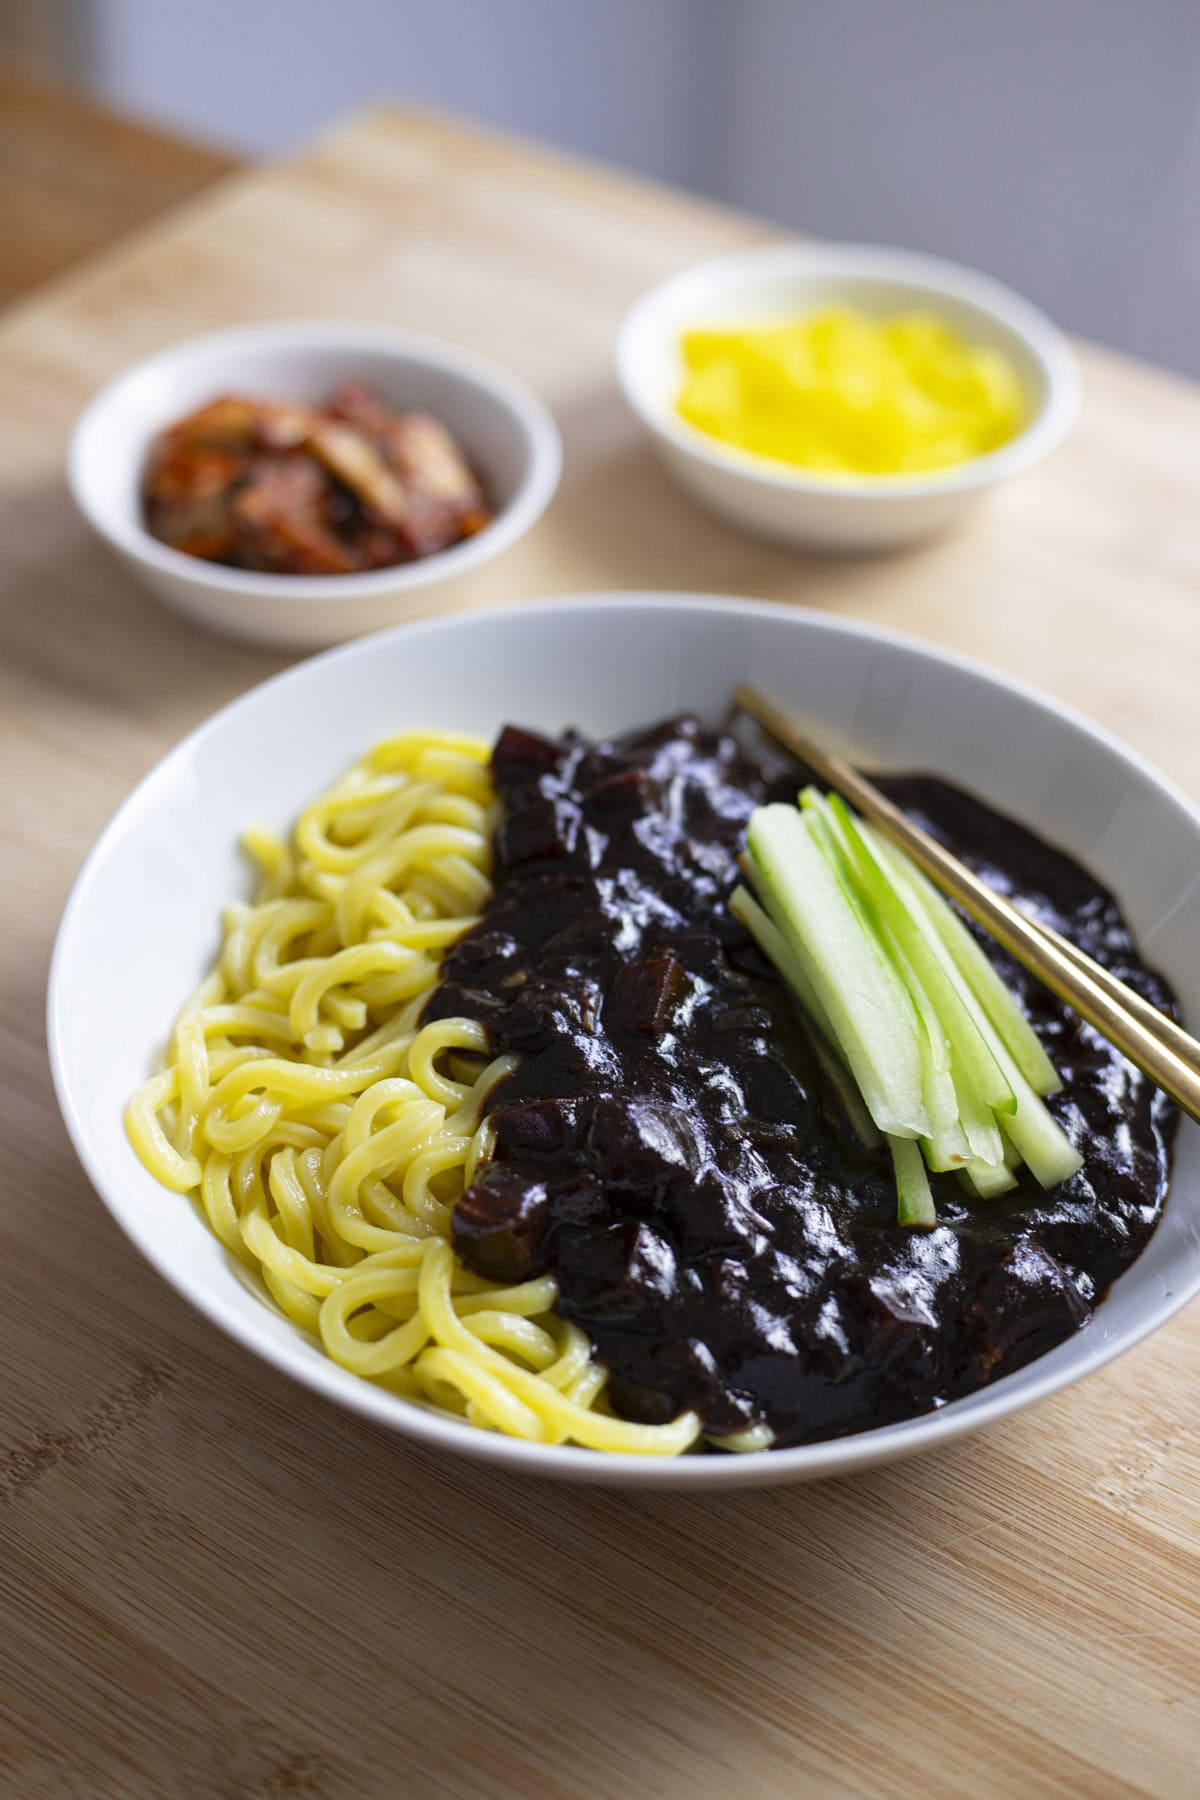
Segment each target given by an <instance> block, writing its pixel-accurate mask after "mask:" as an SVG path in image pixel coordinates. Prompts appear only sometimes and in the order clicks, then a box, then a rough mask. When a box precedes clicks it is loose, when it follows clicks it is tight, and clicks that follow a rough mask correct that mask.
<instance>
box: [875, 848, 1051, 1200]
mask: <svg viewBox="0 0 1200 1800" xmlns="http://www.w3.org/2000/svg"><path fill="white" fill-rule="evenodd" d="M859 830H860V832H861V833H862V835H863V836H864V837H865V838H866V840H867V843H868V845H869V846H870V848H871V849H872V850H873V851H875V852H876V855H877V860H882V861H884V862H886V864H887V867H888V871H889V873H890V874H891V875H892V876H893V879H894V881H895V882H896V885H897V887H898V888H899V889H900V891H901V892H902V893H903V892H904V891H905V890H906V889H907V892H908V893H909V894H911V895H912V896H913V901H914V904H915V905H917V906H919V907H920V909H921V912H922V914H923V916H924V917H925V918H926V919H927V920H928V921H929V922H930V924H931V925H933V926H934V928H935V929H936V930H937V931H938V935H939V937H941V941H942V943H943V944H944V945H945V946H946V948H947V950H948V951H949V953H950V955H951V956H952V957H953V958H954V959H955V962H956V965H957V967H958V968H959V970H960V972H961V973H962V975H963V978H964V979H965V980H966V981H968V982H969V983H970V985H971V987H972V990H973V992H974V993H975V996H976V998H977V999H978V1001H979V1006H980V1011H979V1012H978V1013H977V1015H976V1023H977V1025H978V1027H979V1030H980V1032H981V1034H982V1036H983V1039H984V1041H985V1043H986V1044H987V1046H988V1048H989V1050H990V1051H991V1053H992V1055H993V1056H994V1057H995V1059H996V1061H997V1062H998V1063H999V1065H1000V1069H1001V1072H1002V1073H1003V1075H1004V1076H1005V1078H1006V1080H1007V1082H1008V1084H1009V1086H1010V1088H1011V1089H1012V1093H1013V1098H1014V1101H1015V1106H1014V1108H1013V1110H1012V1111H1011V1112H1009V1113H1004V1112H1000V1113H999V1114H998V1116H997V1120H996V1122H997V1124H998V1125H999V1126H1000V1129H1001V1131H1002V1132H1003V1133H1004V1135H1005V1136H1006V1137H1007V1138H1008V1139H1009V1141H1010V1143H1011V1144H1012V1146H1013V1147H1014V1149H1015V1150H1016V1151H1017V1152H1018V1154H1019V1156H1020V1157H1021V1159H1022V1160H1023V1161H1024V1162H1025V1163H1027V1164H1028V1166H1029V1171H1030V1173H1031V1175H1032V1176H1033V1178H1034V1180H1035V1181H1037V1182H1038V1183H1039V1185H1040V1186H1042V1187H1044V1188H1052V1187H1057V1186H1058V1184H1059V1182H1061V1181H1066V1180H1067V1179H1068V1178H1069V1177H1070V1176H1072V1175H1073V1174H1074V1173H1075V1171H1076V1170H1077V1169H1078V1168H1079V1167H1080V1166H1081V1165H1082V1162H1083V1158H1082V1157H1081V1156H1080V1155H1079V1153H1078V1151H1077V1150H1076V1149H1075V1148H1074V1146H1073V1145H1072V1143H1071V1141H1070V1139H1069V1138H1068V1137H1067V1134H1066V1132H1065V1131H1064V1130H1063V1129H1062V1126H1061V1125H1059V1123H1058V1121H1057V1120H1056V1119H1054V1118H1053V1117H1052V1115H1051V1114H1050V1113H1049V1112H1048V1111H1047V1110H1046V1108H1045V1106H1044V1105H1043V1104H1042V1101H1041V1098H1040V1097H1039V1093H1038V1090H1037V1089H1036V1088H1035V1087H1034V1086H1033V1084H1032V1083H1031V1082H1030V1081H1029V1079H1028V1077H1027V1076H1026V1074H1025V1072H1024V1067H1023V1066H1022V1064H1021V1062H1020V1061H1019V1060H1018V1058H1017V1054H1016V1052H1015V1051H1014V1050H1012V1049H1011V1048H1010V1043H1011V1041H1012V1039H1013V1038H1015V1039H1016V1040H1017V1041H1018V1042H1021V1043H1023V1044H1024V1043H1026V1040H1028V1041H1029V1042H1032V1044H1033V1045H1034V1047H1035V1048H1036V1052H1037V1055H1036V1057H1034V1056H1031V1055H1028V1054H1027V1055H1026V1058H1025V1061H1026V1064H1027V1066H1034V1065H1037V1066H1038V1067H1042V1066H1043V1065H1044V1067H1045V1069H1048V1070H1049V1072H1050V1081H1049V1082H1047V1081H1046V1080H1045V1078H1044V1077H1043V1079H1042V1092H1044V1093H1052V1092H1054V1091H1055V1090H1056V1089H1057V1088H1059V1087H1060V1086H1061V1085H1062V1084H1061V1082H1060V1081H1059V1079H1058V1076H1057V1074H1056V1073H1055V1070H1054V1065H1053V1064H1052V1063H1051V1061H1050V1059H1049V1057H1048V1056H1047V1055H1046V1052H1045V1051H1044V1050H1043V1048H1042V1046H1041V1043H1040V1042H1039V1040H1038V1038H1037V1036H1036V1034H1035V1033H1034V1030H1033V1027H1032V1025H1030V1023H1029V1021H1028V1019H1027V1018H1026V1017H1025V1015H1024V1013H1023V1012H1022V1011H1021V1010H1020V1008H1019V1007H1018V1005H1017V1003H1016V1001H1015V1000H1014V999H1013V997H1012V995H1011V994H1010V993H1009V991H1008V989H1007V988H1006V987H1005V986H1004V983H1003V982H1002V981H1001V980H1000V977H999V976H998V975H997V974H996V971H995V970H994V969H993V968H992V965H991V963H990V962H988V960H987V957H986V956H985V955H984V954H983V951H982V950H981V949H980V948H979V945H978V944H977V943H976V942H975V939H974V938H973V937H972V936H971V934H970V932H969V931H968V930H967V928H966V926H965V925H964V924H963V923H962V920H961V919H960V918H959V917H958V916H957V914H956V913H953V912H951V910H950V908H949V906H948V905H947V904H946V902H945V901H944V900H943V899H942V896H941V895H940V894H939V893H938V891H937V889H936V888H935V887H934V886H933V884H932V882H928V881H926V879H925V877H924V876H923V875H922V874H921V872H920V870H919V869H916V868H914V867H912V865H911V864H910V863H909V862H908V859H907V858H903V859H901V857H900V855H899V853H898V852H897V851H896V850H894V849H893V847H892V846H891V845H890V844H887V843H886V842H885V840H884V839H882V838H881V837H880V835H879V833H878V832H876V831H873V830H872V829H871V827H870V826H869V825H867V824H866V823H865V822H863V823H861V824H860V826H859ZM930 896H932V898H930ZM943 915H944V917H945V918H946V919H948V920H949V921H950V928H948V929H947V931H946V932H943V931H942V928H941V926H940V925H939V919H940V918H941V917H942V916H943ZM963 942H965V944H966V945H969V946H970V952H969V953H968V954H967V955H966V959H965V960H966V962H967V963H968V964H970V965H971V967H973V966H974V962H975V959H978V962H979V963H980V964H981V965H982V967H983V968H984V969H986V970H987V973H988V976H989V977H990V978H991V981H992V982H993V983H994V984H995V985H996V987H998V989H999V992H1000V994H1001V995H1002V997H1003V1007H1002V1008H997V1007H996V1006H994V1004H990V1003H989V1002H988V1000H987V998H986V996H985V995H984V994H983V993H982V992H981V991H980V987H979V986H978V985H977V984H976V982H975V980H974V978H973V975H972V973H971V968H969V967H965V966H964V962H963V961H960V960H959V958H958V956H957V955H956V952H955V945H956V944H960V946H961V944H962V943H963ZM998 1010H999V1011H1003V1012H1004V1015H1005V1017H1006V1020H1007V1022H1008V1026H1009V1031H1010V1037H1009V1038H1006V1037H1005V1035H1004V1033H1003V1031H1002V1030H1001V1028H1000V1026H999V1025H997V1023H996V1021H995V1018H994V1016H993V1014H994V1012H995V1011H998ZM1018 1025H1019V1027H1020V1029H1019V1030H1018V1029H1017V1026H1018ZM987 1160H988V1162H989V1163H993V1164H994V1163H995V1162H996V1160H997V1159H996V1158H995V1157H994V1156H992V1157H989V1158H988V1159H987ZM978 1185H979V1184H978V1182H976V1186H977V1187H978ZM1000 1191H1004V1190H1000Z"/></svg>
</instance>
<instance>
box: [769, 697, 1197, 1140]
mask: <svg viewBox="0 0 1200 1800" xmlns="http://www.w3.org/2000/svg"><path fill="white" fill-rule="evenodd" d="M733 700H734V704H735V705H736V706H740V707H741V708H742V709H743V711H745V712H747V713H749V714H750V716H751V717H752V718H753V719H756V720H757V721H758V723H759V724H760V725H761V726H762V728H763V730H764V731H766V732H767V733H768V734H769V735H770V736H771V737H773V738H776V739H777V740H778V741H779V743H781V744H782V745H783V746H784V748H785V749H786V750H789V751H791V753H792V755H793V756H797V757H799V759H800V760H801V762H804V763H807V765H808V767H809V768H810V769H812V770H813V772H814V773H815V774H817V775H819V776H820V777H821V779H822V780H823V781H826V782H828V783H829V785H830V786H831V787H834V788H836V789H837V790H838V792H839V793H840V794H841V795H842V797H843V799H845V800H848V801H849V802H850V804H851V805H852V806H855V807H857V808H858V810H859V812H860V813H862V814H863V816H864V817H865V818H868V819H870V820H871V822H872V823H873V824H874V825H877V826H878V827H879V829H880V831H882V832H883V833H884V834H885V835H886V836H887V837H888V838H890V839H891V841H892V842H893V843H894V844H896V845H898V846H899V848H900V849H901V850H903V851H905V853H906V854H907V855H908V856H910V857H911V858H912V860H913V861H914V862H915V863H916V864H917V866H918V867H919V868H920V869H923V870H924V872H925V874H926V875H928V877H929V879H930V880H931V881H932V882H933V883H934V884H935V885H936V886H937V887H939V888H940V889H941V890H942V892H943V893H944V894H948V895H949V896H950V898H951V899H952V900H957V902H958V903H959V905H960V906H961V907H962V908H963V909H964V911H966V912H968V913H969V914H970V915H971V917H972V918H973V919H975V920H976V921H977V922H978V923H979V924H980V925H982V926H983V928H984V930H985V931H986V932H988V933H989V934H990V935H991V936H992V937H994V938H995V939H996V942H997V943H998V944H1002V945H1003V947H1004V948H1005V949H1006V950H1008V951H1009V952H1010V953H1011V954H1012V955H1013V956H1014V957H1016V959H1017V961H1018V962H1019V963H1021V964H1022V965H1023V966H1024V967H1025V968H1026V969H1028V970H1029V972H1030V973H1031V974H1032V975H1035V976H1036V977H1037V979H1038V980H1039V981H1041V982H1043V983H1044V984H1045V986H1046V987H1048V988H1049V989H1050V991H1051V993H1053V994H1057V996H1058V998H1059V999H1060V1000H1065V1001H1066V1003H1067V1005H1068V1006H1072V1007H1074V1009H1075V1011H1076V1012H1077V1013H1078V1014H1079V1016H1080V1017H1081V1018H1083V1019H1086V1020H1087V1022H1088V1024H1089V1025H1092V1026H1094V1027H1095V1029H1096V1030H1097V1031H1098V1032H1099V1033H1100V1034H1101V1036H1102V1037H1105V1038H1107V1039H1108V1041H1109V1043H1110V1044H1113V1045H1114V1046H1115V1047H1116V1048H1117V1049H1118V1050H1119V1051H1120V1052H1121V1054H1122V1055H1123V1056H1127V1057H1128V1058H1129V1060H1130V1062H1131V1063H1134V1064H1136V1066H1137V1067H1138V1068H1139V1069H1141V1070H1142V1071H1143V1073H1144V1074H1146V1075H1148V1076H1149V1077H1150V1079H1151V1081H1153V1082H1154V1083H1155V1084H1156V1085H1157V1086H1158V1087H1160V1088H1162V1089H1163V1091H1164V1092H1165V1093H1167V1094H1169V1095H1170V1096H1171V1098H1172V1100H1175V1101H1177V1102H1178V1104H1179V1105H1180V1106H1181V1107H1182V1108H1183V1110H1184V1111H1185V1112H1186V1113H1189V1114H1190V1115H1191V1117H1192V1118H1193V1119H1200V1043H1197V1042H1196V1039H1195V1038H1193V1037H1191V1036H1189V1034H1188V1033H1187V1032H1186V1031H1185V1030H1184V1029H1183V1027H1182V1026H1181V1025H1177V1024H1176V1023H1175V1021H1174V1019H1169V1018H1168V1017H1167V1016H1166V1014H1165V1013H1162V1012H1160V1011H1159V1010H1158V1008H1157V1007H1156V1006H1151V1004H1150V1002H1149V1001H1148V1000H1144V999H1143V998H1142V996H1141V995H1140V994H1135V993H1134V991H1133V989H1132V988H1129V987H1126V985H1125V983H1124V982H1123V981H1118V980H1117V978H1116V976H1115V975H1111V974H1109V972H1108V970H1107V969H1104V968H1101V966H1100V964H1099V963H1097V962H1093V961H1092V958H1091V957H1090V956H1088V955H1086V954H1085V952H1084V951H1082V950H1078V949H1076V947H1075V945H1074V944H1071V943H1068V941H1067V940H1066V939H1065V938H1064V937H1061V936H1060V935H1059V933H1058V932H1056V931H1054V930H1052V929H1051V928H1050V927H1049V926H1044V925H1039V924H1037V923H1036V922H1035V921H1034V920H1033V919H1028V918H1026V916H1025V914H1024V913H1023V912H1021V911H1019V909H1018V908H1017V907H1015V906H1014V905H1013V904H1012V902H1011V901H1010V900H1006V899H1005V898H1004V897H1003V895H1002V894H998V893H996V891H995V889H994V888H990V887H989V886H988V885H987V883H986V882H984V881H981V880H980V879H979V877H978V876H977V875H973V874H972V873H971V871H970V869H968V868H966V867H965V866H964V865H963V864H962V863H960V862H959V860H958V858H957V857H956V856H952V855H951V854H950V852H949V850H947V849H946V848H945V847H944V846H943V845H942V844H939V843H938V842H937V840H936V838H932V837H930V836H929V834H928V832H925V831H922V829H921V827H920V826H919V825H914V824H913V822H912V820H911V819H910V818H908V817H907V815H906V814H905V813H903V812H901V810H900V808H899V807H898V806H896V805H895V804H894V803H893V802H892V801H891V800H889V799H888V797H887V795H886V794H884V793H883V792H882V791H881V790H880V789H879V788H877V787H876V786H875V784H874V782H873V781H870V780H868V779H867V777H866V776H865V775H861V774H860V773H859V771H858V770H857V769H855V768H854V767H853V766H852V765H851V764H850V763H848V762H846V761H845V760H844V758H842V757H840V756H837V755H834V754H833V753H832V752H829V751H826V750H822V749H821V748H820V746H819V745H817V744H815V743H813V741H812V739H811V738H810V737H808V736H807V735H806V733H805V732H803V731H802V730H801V729H800V727H799V726H798V725H797V723H796V721H795V719H794V717H793V716H792V714H791V713H790V712H789V711H788V710H787V708H786V707H783V706H781V705H780V704H779V703H778V701H775V700H772V699H770V697H769V696H768V695H766V694H762V693H760V692H759V690H758V689H757V688H754V687H749V686H746V685H744V684H743V685H741V686H739V687H736V688H735V689H734V692H733Z"/></svg>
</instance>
